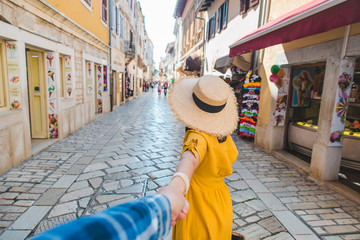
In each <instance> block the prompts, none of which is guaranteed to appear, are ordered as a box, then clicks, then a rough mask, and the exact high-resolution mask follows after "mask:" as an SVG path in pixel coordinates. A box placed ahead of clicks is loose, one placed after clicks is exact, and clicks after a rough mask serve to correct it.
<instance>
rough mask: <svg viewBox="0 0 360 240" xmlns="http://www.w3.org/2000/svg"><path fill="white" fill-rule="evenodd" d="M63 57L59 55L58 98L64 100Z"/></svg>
mask: <svg viewBox="0 0 360 240" xmlns="http://www.w3.org/2000/svg"><path fill="white" fill-rule="evenodd" d="M64 58H65V55H62V54H59V66H60V98H65V60H64Z"/></svg>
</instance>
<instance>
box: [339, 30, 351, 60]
mask: <svg viewBox="0 0 360 240" xmlns="http://www.w3.org/2000/svg"><path fill="white" fill-rule="evenodd" d="M349 34H350V25H347V26H346V28H345V35H344V42H343V46H342V49H341V59H344V58H345V55H346V49H347V45H348V41H349Z"/></svg>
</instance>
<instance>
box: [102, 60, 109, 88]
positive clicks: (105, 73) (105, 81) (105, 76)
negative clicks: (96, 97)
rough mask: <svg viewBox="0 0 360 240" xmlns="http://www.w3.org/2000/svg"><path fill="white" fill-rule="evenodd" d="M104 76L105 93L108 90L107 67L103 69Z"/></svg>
mask: <svg viewBox="0 0 360 240" xmlns="http://www.w3.org/2000/svg"><path fill="white" fill-rule="evenodd" d="M103 74H104V92H106V91H107V89H108V81H107V80H108V73H107V66H104V67H103Z"/></svg>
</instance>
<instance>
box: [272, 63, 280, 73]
mask: <svg viewBox="0 0 360 240" xmlns="http://www.w3.org/2000/svg"><path fill="white" fill-rule="evenodd" d="M279 70H280V67H279V65H276V64H275V65H273V66H272V67H271V73H278V72H279Z"/></svg>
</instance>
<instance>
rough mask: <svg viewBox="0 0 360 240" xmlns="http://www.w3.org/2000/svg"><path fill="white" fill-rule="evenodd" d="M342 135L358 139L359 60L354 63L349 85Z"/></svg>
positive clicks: (359, 124)
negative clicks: (347, 105)
mask: <svg viewBox="0 0 360 240" xmlns="http://www.w3.org/2000/svg"><path fill="white" fill-rule="evenodd" d="M344 135H350V136H358V137H360V58H358V59H357V61H356V66H355V71H354V78H353V81H352V84H351V91H350V96H349V107H348V111H347V115H346V122H345V131H344Z"/></svg>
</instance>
